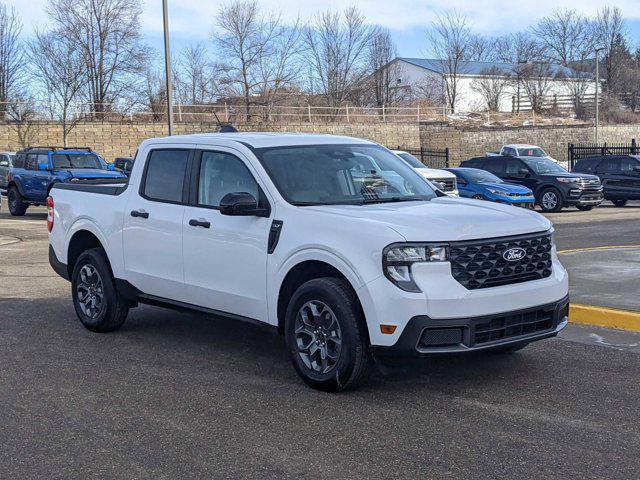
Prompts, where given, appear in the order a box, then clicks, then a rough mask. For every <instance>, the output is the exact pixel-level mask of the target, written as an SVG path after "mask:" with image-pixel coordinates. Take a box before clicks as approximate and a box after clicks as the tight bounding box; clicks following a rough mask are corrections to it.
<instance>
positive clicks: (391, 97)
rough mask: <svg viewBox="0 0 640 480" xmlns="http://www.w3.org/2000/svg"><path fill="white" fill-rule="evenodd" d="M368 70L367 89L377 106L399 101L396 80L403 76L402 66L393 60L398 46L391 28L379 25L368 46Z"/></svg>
mask: <svg viewBox="0 0 640 480" xmlns="http://www.w3.org/2000/svg"><path fill="white" fill-rule="evenodd" d="M366 56H367V70H368V71H369V72H371V75H370V77H369V81H368V82H366V85H365V89H366V90H367V91H368V92H370V93H371V94H372V96H373V101H374V103H375V105H376V106H377V107H382V106H383V105H389V104H392V103H395V102H397V101H398V99H399V98H398V97H399V95H398V88H397V86H396V85H395V81H396V80H397V79H398V78H400V77H401V72H400V67H399V66H398V64H397V63H393V60H394V59H395V58H396V56H397V50H396V46H395V44H394V43H393V40H392V39H391V34H390V33H389V30H387V29H384V28H381V27H378V28H376V29H375V31H374V33H373V35H372V36H371V41H370V42H369V44H368V46H367V53H366Z"/></svg>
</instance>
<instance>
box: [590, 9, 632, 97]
mask: <svg viewBox="0 0 640 480" xmlns="http://www.w3.org/2000/svg"><path fill="white" fill-rule="evenodd" d="M625 34H626V25H625V21H624V17H623V16H622V11H621V10H620V9H619V8H618V7H608V6H606V7H604V8H603V9H601V10H600V11H598V16H597V17H596V24H595V39H596V42H597V46H598V47H603V48H604V61H603V62H602V63H603V65H602V66H603V67H604V68H603V69H602V77H603V78H604V80H605V83H604V84H605V88H608V87H609V85H613V84H612V83H611V79H612V78H613V77H614V76H615V70H616V65H618V64H619V59H618V58H616V57H617V55H616V54H619V53H620V51H619V49H618V47H619V46H620V44H621V43H622V42H624V37H625Z"/></svg>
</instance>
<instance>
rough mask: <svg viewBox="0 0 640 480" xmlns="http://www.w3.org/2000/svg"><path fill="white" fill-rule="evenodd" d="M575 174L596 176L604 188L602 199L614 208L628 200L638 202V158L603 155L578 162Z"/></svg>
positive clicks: (574, 169) (639, 192)
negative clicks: (608, 201) (610, 203)
mask: <svg viewBox="0 0 640 480" xmlns="http://www.w3.org/2000/svg"><path fill="white" fill-rule="evenodd" d="M573 171H574V172H576V173H592V174H594V175H597V176H598V177H599V178H600V181H601V182H602V187H603V188H604V198H605V199H607V200H611V202H612V203H613V204H614V205H615V206H616V207H624V206H625V204H626V203H627V201H629V200H640V156H637V155H605V156H599V157H588V158H582V159H580V160H578V163H576V164H575V166H574V167H573Z"/></svg>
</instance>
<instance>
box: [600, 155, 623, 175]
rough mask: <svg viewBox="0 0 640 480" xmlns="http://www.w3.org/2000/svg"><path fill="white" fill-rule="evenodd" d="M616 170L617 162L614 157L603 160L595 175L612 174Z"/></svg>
mask: <svg viewBox="0 0 640 480" xmlns="http://www.w3.org/2000/svg"><path fill="white" fill-rule="evenodd" d="M617 170H618V161H617V160H616V158H614V157H609V158H605V159H604V160H602V161H601V162H600V164H599V165H598V167H597V168H596V172H597V173H613V172H616V171H617Z"/></svg>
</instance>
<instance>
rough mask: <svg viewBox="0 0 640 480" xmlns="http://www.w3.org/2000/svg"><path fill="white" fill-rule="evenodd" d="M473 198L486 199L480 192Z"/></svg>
mask: <svg viewBox="0 0 640 480" xmlns="http://www.w3.org/2000/svg"><path fill="white" fill-rule="evenodd" d="M472 198H475V199H476V200H484V197H483V196H482V195H480V194H479V193H476V194H475V195H474V196H473V197H472Z"/></svg>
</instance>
